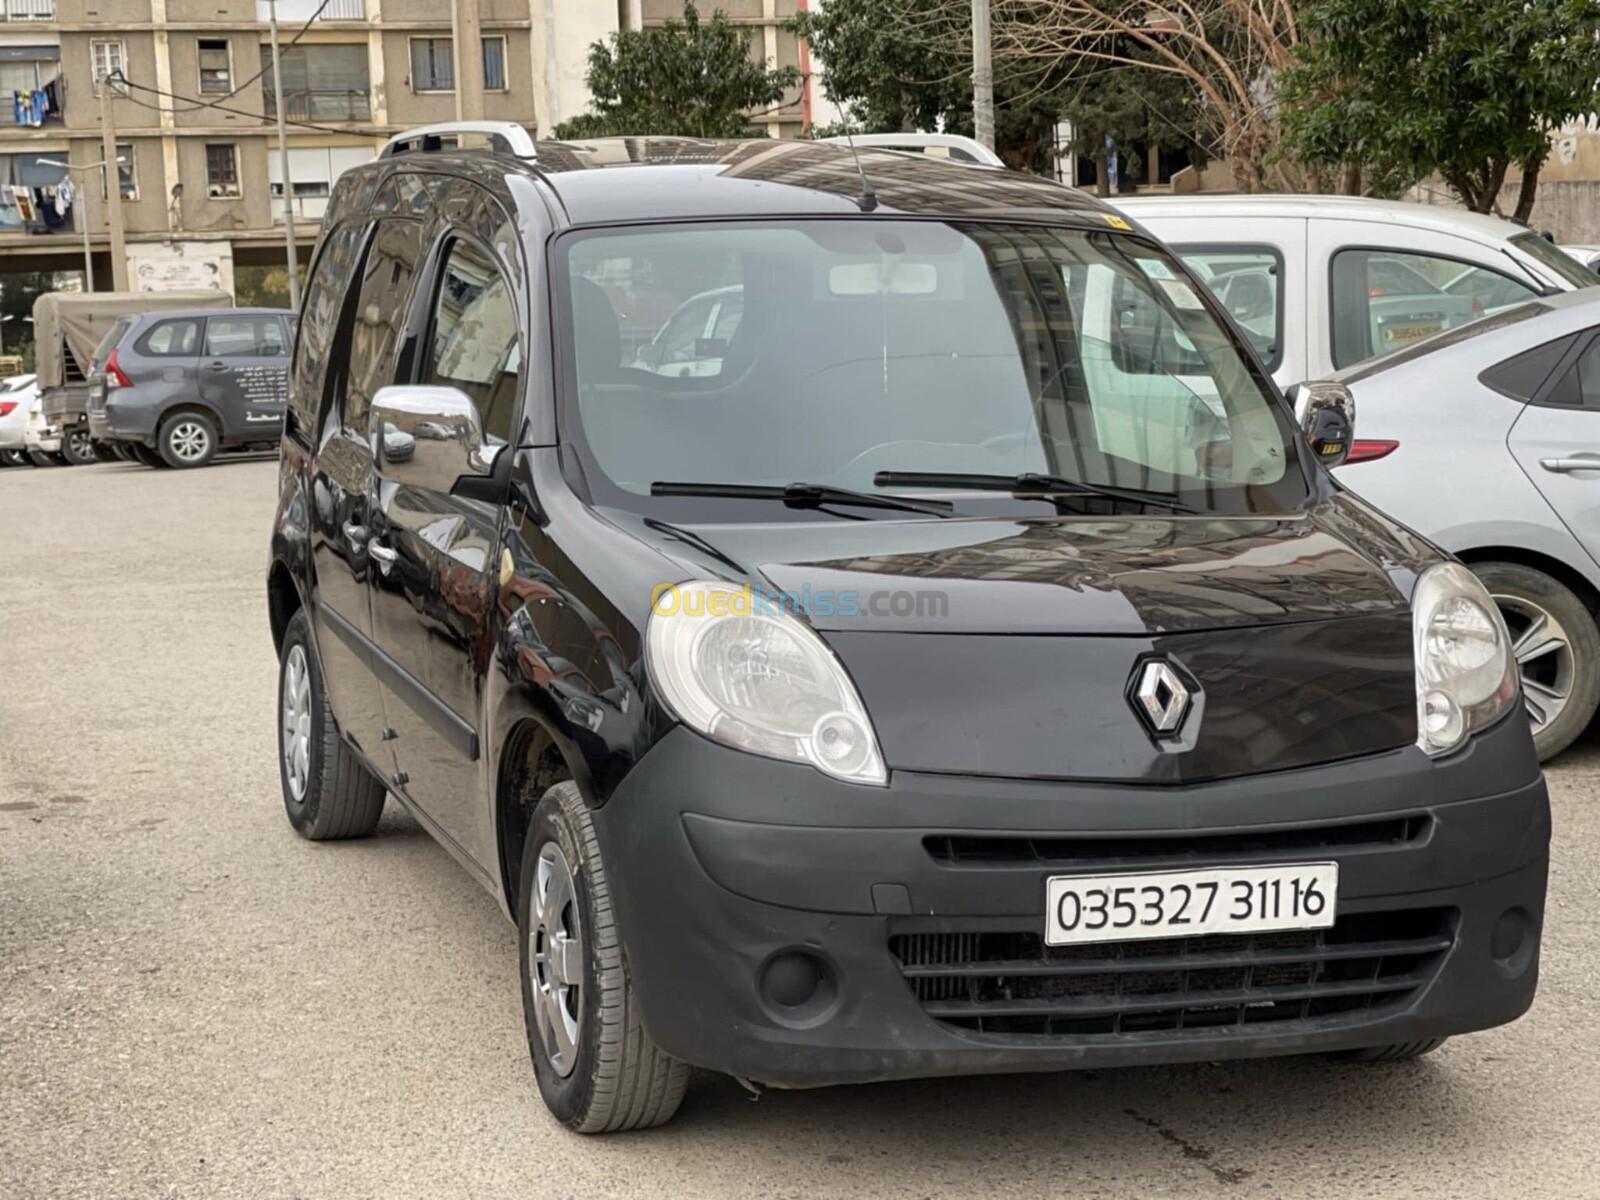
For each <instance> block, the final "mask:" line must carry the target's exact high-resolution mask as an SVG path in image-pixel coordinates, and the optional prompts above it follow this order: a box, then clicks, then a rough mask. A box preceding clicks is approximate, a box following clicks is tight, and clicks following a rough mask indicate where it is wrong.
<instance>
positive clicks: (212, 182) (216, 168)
mask: <svg viewBox="0 0 1600 1200" xmlns="http://www.w3.org/2000/svg"><path fill="white" fill-rule="evenodd" d="M206 195H207V196H209V197H210V198H211V199H213V200H235V199H237V198H238V196H239V150H238V147H236V146H235V145H234V144H233V143H232V142H207V143H206Z"/></svg>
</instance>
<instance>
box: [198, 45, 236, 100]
mask: <svg viewBox="0 0 1600 1200" xmlns="http://www.w3.org/2000/svg"><path fill="white" fill-rule="evenodd" d="M196 45H197V46H198V50H199V59H200V94H201V95H202V96H226V95H227V94H228V93H229V92H230V91H232V90H233V54H232V51H231V50H230V49H229V42H228V39H227V38H201V39H199V41H198V42H197V43H196Z"/></svg>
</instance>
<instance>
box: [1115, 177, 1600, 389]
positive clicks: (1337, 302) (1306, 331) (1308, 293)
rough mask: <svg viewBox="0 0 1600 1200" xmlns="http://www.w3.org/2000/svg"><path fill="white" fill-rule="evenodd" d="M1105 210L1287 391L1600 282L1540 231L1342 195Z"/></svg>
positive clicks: (1169, 202) (1162, 200)
mask: <svg viewBox="0 0 1600 1200" xmlns="http://www.w3.org/2000/svg"><path fill="white" fill-rule="evenodd" d="M1114 203H1116V205H1117V206H1118V207H1119V208H1121V209H1122V210H1123V211H1124V212H1126V213H1127V214H1128V216H1129V217H1131V218H1133V219H1134V220H1136V221H1138V222H1139V223H1140V224H1141V225H1143V226H1144V227H1145V228H1146V229H1148V230H1149V231H1150V232H1151V233H1152V234H1154V235H1155V236H1156V237H1158V238H1160V239H1161V240H1162V241H1163V242H1165V243H1166V244H1167V245H1168V246H1170V247H1171V248H1172V249H1173V250H1175V251H1176V252H1177V253H1178V254H1179V255H1180V256H1182V258H1183V260H1184V261H1185V262H1186V263H1188V264H1189V266H1190V267H1192V268H1193V269H1194V270H1195V272H1196V273H1197V274H1199V275H1200V276H1201V277H1202V278H1204V279H1206V280H1207V282H1208V283H1209V284H1210V286H1211V289H1212V291H1214V292H1215V293H1216V295H1217V297H1218V299H1220V300H1221V301H1222V303H1223V305H1224V306H1226V307H1227V309H1228V311H1229V312H1230V313H1232V315H1233V317H1234V320H1235V321H1237V322H1238V323H1239V325H1240V327H1241V328H1242V329H1243V330H1244V331H1245V333H1246V334H1247V336H1248V337H1249V338H1250V340H1251V342H1252V343H1254V345H1255V347H1256V349H1257V350H1258V351H1259V352H1260V354H1261V357H1262V359H1263V361H1265V362H1266V364H1267V367H1268V369H1269V370H1270V371H1271V372H1272V375H1273V378H1274V379H1276V380H1277V381H1278V383H1279V384H1281V385H1283V386H1285V387H1287V386H1288V385H1289V384H1292V383H1298V382H1300V381H1302V380H1305V379H1318V378H1322V377H1324V376H1326V375H1329V374H1331V373H1332V372H1334V371H1336V370H1338V369H1340V368H1342V367H1348V366H1351V365H1353V364H1355V363H1358V362H1363V361H1365V360H1367V359H1371V358H1381V357H1382V356H1383V355H1385V354H1390V353H1393V352H1394V351H1396V350H1399V349H1401V348H1402V347H1404V346H1408V345H1410V344H1411V343H1413V342H1417V341H1421V340H1422V339H1423V338H1425V337H1428V336H1429V335H1430V334H1434V333H1437V332H1439V331H1440V330H1441V329H1449V328H1452V327H1454V326H1457V325H1463V324H1465V323H1466V322H1468V321H1470V320H1472V319H1473V318H1475V317H1480V316H1483V315H1485V314H1486V313H1492V312H1495V311H1497V310H1498V309H1501V308H1506V307H1509V306H1510V305H1513V304H1516V303H1518V302H1519V301H1522V300H1525V299H1527V298H1528V297H1529V296H1535V295H1546V294H1549V293H1552V292H1565V291H1573V290H1576V289H1577V288H1581V287H1589V286H1592V285H1594V284H1597V283H1600V276H1597V275H1595V274H1594V273H1593V272H1591V271H1589V270H1587V269H1585V268H1584V267H1583V266H1582V265H1581V264H1579V263H1577V262H1576V261H1574V260H1573V259H1572V258H1570V257H1569V256H1567V255H1566V254H1564V253H1562V252H1561V250H1559V249H1558V248H1557V247H1555V246H1554V245H1552V244H1551V243H1549V242H1547V241H1546V240H1545V239H1544V238H1542V237H1540V236H1539V235H1538V234H1537V233H1533V232H1532V231H1530V230H1528V229H1526V228H1524V227H1523V226H1520V225H1515V224H1512V223H1511V222H1510V221H1502V220H1500V219H1499V218H1497V217H1487V216H1482V215H1479V214H1477V213H1469V212H1463V211H1461V210H1460V209H1454V208H1443V207H1436V206H1433V205H1427V204H1402V203H1397V202H1392V201H1386V200H1364V199H1357V198H1355V197H1348V196H1140V197H1128V198H1126V199H1118V200H1116V201H1115V202H1114Z"/></svg>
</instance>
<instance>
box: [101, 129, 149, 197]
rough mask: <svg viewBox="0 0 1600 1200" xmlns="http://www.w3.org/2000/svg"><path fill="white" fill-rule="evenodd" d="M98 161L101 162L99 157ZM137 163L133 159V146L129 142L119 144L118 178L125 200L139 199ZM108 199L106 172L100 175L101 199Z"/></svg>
mask: <svg viewBox="0 0 1600 1200" xmlns="http://www.w3.org/2000/svg"><path fill="white" fill-rule="evenodd" d="M96 161H99V159H98V156H97V157H96ZM137 165H138V164H137V163H136V162H135V161H134V157H133V146H132V144H131V143H129V142H118V143H117V178H118V179H120V180H121V181H122V198H123V199H124V200H137V199H138V198H139V175H138V172H137V170H136V169H135V168H136V167H137ZM105 198H106V185H105V172H104V171H102V172H101V173H100V199H102V200H104V199H105Z"/></svg>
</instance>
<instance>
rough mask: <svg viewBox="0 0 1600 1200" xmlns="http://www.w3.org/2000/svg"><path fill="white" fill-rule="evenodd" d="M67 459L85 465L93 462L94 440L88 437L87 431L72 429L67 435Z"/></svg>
mask: <svg viewBox="0 0 1600 1200" xmlns="http://www.w3.org/2000/svg"><path fill="white" fill-rule="evenodd" d="M67 447H68V451H67V457H68V458H70V459H71V460H72V461H73V462H75V463H87V462H93V461H94V460H95V454H94V439H93V438H92V437H90V436H89V431H88V430H87V429H74V430H73V431H72V432H71V433H69V434H67Z"/></svg>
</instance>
